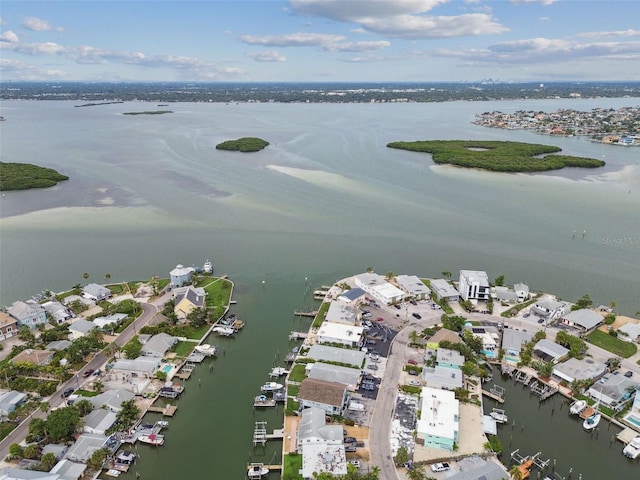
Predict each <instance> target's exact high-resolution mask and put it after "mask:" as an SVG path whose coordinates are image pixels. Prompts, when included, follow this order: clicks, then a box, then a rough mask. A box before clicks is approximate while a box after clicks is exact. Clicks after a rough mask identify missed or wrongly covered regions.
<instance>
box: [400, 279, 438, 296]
mask: <svg viewBox="0 0 640 480" xmlns="http://www.w3.org/2000/svg"><path fill="white" fill-rule="evenodd" d="M396 283H397V284H398V286H399V287H400V288H401V289H402V290H404V291H405V292H407V294H408V296H409V297H410V298H413V299H415V300H424V299H425V298H429V296H430V295H431V290H430V289H429V287H427V286H426V285H425V284H424V282H423V281H422V280H420V278H419V277H417V276H416V275H398V276H397V277H396Z"/></svg>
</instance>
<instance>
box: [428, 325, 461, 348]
mask: <svg viewBox="0 0 640 480" xmlns="http://www.w3.org/2000/svg"><path fill="white" fill-rule="evenodd" d="M440 342H450V343H462V339H461V338H460V335H458V333H457V332H454V331H453V330H447V329H446V328H441V329H440V330H438V331H437V332H436V333H434V334H433V335H432V336H431V338H429V339H427V348H431V349H433V350H436V349H437V348H438V346H439V345H440Z"/></svg>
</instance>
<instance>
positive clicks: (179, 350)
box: [172, 342, 196, 358]
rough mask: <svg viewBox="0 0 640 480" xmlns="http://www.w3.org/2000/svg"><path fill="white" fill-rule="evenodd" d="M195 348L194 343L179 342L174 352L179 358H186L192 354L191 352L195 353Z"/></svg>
mask: <svg viewBox="0 0 640 480" xmlns="http://www.w3.org/2000/svg"><path fill="white" fill-rule="evenodd" d="M195 346H196V344H195V343H193V342H178V343H176V345H175V346H174V347H173V349H172V351H173V352H175V354H176V356H177V357H183V358H186V357H188V356H189V355H190V354H191V352H193V347H195Z"/></svg>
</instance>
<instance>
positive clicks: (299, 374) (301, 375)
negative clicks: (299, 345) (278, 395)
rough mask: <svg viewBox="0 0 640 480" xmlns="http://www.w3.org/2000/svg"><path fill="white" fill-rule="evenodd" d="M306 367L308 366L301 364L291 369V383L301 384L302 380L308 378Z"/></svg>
mask: <svg viewBox="0 0 640 480" xmlns="http://www.w3.org/2000/svg"><path fill="white" fill-rule="evenodd" d="M305 367H306V365H302V364H299V363H298V364H296V365H294V367H293V368H292V369H291V373H290V374H289V381H291V382H298V383H300V382H302V380H304V379H305V378H307V375H306V373H305V372H306V368H305Z"/></svg>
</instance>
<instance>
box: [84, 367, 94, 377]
mask: <svg viewBox="0 0 640 480" xmlns="http://www.w3.org/2000/svg"><path fill="white" fill-rule="evenodd" d="M92 373H93V368H90V369H89V370H86V371H85V372H84V373H83V374H82V376H83V377H88V376H89V375H91V374H92Z"/></svg>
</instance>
